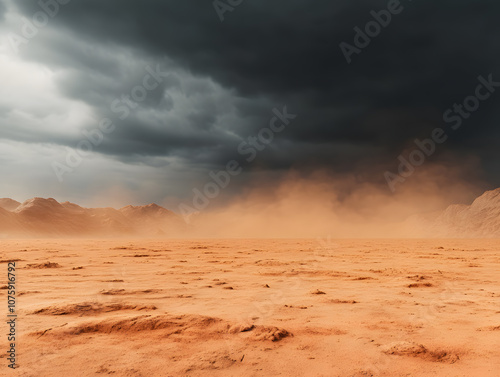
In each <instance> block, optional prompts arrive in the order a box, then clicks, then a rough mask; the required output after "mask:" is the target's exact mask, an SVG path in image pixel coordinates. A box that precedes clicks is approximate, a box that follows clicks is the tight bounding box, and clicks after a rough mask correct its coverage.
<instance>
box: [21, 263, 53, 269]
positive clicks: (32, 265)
mask: <svg viewBox="0 0 500 377" xmlns="http://www.w3.org/2000/svg"><path fill="white" fill-rule="evenodd" d="M26 268H36V269H42V268H61V266H60V265H59V263H52V262H45V263H30V264H27V265H26Z"/></svg>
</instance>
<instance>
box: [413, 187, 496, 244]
mask: <svg viewBox="0 0 500 377" xmlns="http://www.w3.org/2000/svg"><path fill="white" fill-rule="evenodd" d="M407 223H408V224H411V225H412V226H413V228H414V229H415V230H416V232H417V233H419V234H420V235H422V236H433V237H451V238H457V237H463V238H467V237H471V238H475V237H479V238H494V237H499V238H500V188H498V189H495V190H491V191H486V192H485V193H484V194H483V195H481V196H480V197H478V198H477V199H476V200H474V202H472V204H471V205H464V204H454V205H451V206H449V207H448V208H446V209H445V210H444V211H441V212H439V211H438V212H433V213H430V214H424V215H418V216H413V217H412V218H411V219H409V220H408V222H407Z"/></svg>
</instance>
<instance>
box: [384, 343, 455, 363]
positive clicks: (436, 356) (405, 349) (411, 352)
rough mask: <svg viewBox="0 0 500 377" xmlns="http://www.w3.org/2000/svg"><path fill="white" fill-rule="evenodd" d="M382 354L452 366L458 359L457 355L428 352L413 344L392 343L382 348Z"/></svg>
mask: <svg viewBox="0 0 500 377" xmlns="http://www.w3.org/2000/svg"><path fill="white" fill-rule="evenodd" d="M381 350H382V352H383V353H385V354H387V355H397V356H408V357H418V358H421V359H424V360H427V361H433V362H441V363H450V364H453V363H455V362H456V361H458V360H459V359H460V358H459V356H458V355H456V354H454V353H451V352H448V351H444V350H434V351H432V350H429V349H427V348H426V347H425V346H423V345H422V344H417V343H413V342H394V343H390V344H387V345H385V346H382V348H381Z"/></svg>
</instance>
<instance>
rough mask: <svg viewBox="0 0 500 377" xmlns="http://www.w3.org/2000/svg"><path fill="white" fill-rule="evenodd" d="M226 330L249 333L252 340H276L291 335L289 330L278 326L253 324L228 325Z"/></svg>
mask: <svg viewBox="0 0 500 377" xmlns="http://www.w3.org/2000/svg"><path fill="white" fill-rule="evenodd" d="M227 332H228V333H230V334H237V333H249V334H248V335H249V337H250V338H253V339H254V340H270V341H272V342H277V341H279V340H281V339H283V338H287V337H289V336H293V335H292V333H290V332H289V331H287V330H285V329H281V328H279V327H275V326H254V325H249V324H240V325H233V326H228V330H227Z"/></svg>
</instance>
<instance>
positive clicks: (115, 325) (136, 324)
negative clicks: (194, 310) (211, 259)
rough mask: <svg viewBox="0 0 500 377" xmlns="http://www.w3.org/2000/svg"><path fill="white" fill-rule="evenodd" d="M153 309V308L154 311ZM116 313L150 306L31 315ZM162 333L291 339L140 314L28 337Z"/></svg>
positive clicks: (197, 318)
mask: <svg viewBox="0 0 500 377" xmlns="http://www.w3.org/2000/svg"><path fill="white" fill-rule="evenodd" d="M155 309H156V308H155ZM116 310H152V307H141V306H134V305H123V304H121V305H120V304H116V305H113V304H110V305H100V304H79V305H67V306H64V307H49V308H45V309H40V310H37V311H36V312H34V313H33V314H49V315H78V314H80V315H93V314H99V313H104V312H110V311H116ZM159 330H162V331H164V332H165V333H166V334H165V335H167V336H181V335H182V336H186V335H187V336H194V337H196V338H210V339H213V338H214V336H223V335H228V334H232V335H239V334H241V333H244V335H243V334H242V336H244V337H245V338H247V339H250V340H256V341H272V342H277V341H279V340H281V339H283V338H286V337H289V336H292V334H291V333H290V332H288V331H287V330H285V329H282V328H278V327H275V326H254V325H248V326H246V325H245V326H242V325H233V324H231V323H228V322H227V321H224V320H222V319H220V318H214V317H207V316H201V315H194V314H189V315H178V316H176V315H169V314H163V315H155V316H153V315H149V314H145V315H140V316H135V317H126V318H124V317H113V318H109V319H105V320H102V321H92V322H86V323H81V324H77V325H74V326H72V327H65V328H59V329H57V330H54V329H51V332H50V333H49V332H48V331H38V332H35V333H32V334H31V335H35V336H41V335H45V334H46V333H48V334H50V335H59V336H68V335H81V334H93V333H101V334H112V333H125V334H126V333H136V332H143V331H159Z"/></svg>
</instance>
